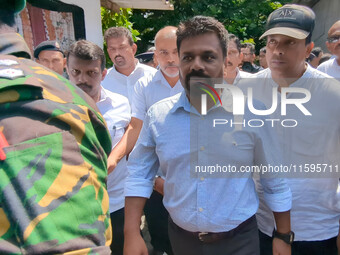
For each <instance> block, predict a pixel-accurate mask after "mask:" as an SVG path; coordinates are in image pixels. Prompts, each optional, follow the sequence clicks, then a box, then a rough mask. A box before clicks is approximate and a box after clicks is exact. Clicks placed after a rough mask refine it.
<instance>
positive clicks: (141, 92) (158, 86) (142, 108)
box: [131, 70, 183, 120]
mask: <svg viewBox="0 0 340 255" xmlns="http://www.w3.org/2000/svg"><path fill="white" fill-rule="evenodd" d="M182 91H183V86H182V84H181V82H180V80H178V81H177V83H176V84H175V86H174V87H171V86H170V85H169V83H168V82H167V80H166V79H165V77H164V75H163V73H162V72H161V71H160V70H158V71H157V72H156V73H155V74H154V75H149V76H145V77H143V78H141V79H139V80H138V81H137V83H136V85H135V93H134V94H133V100H132V105H131V110H132V117H135V118H137V119H140V120H144V117H145V114H146V112H147V110H148V109H149V108H150V106H151V105H153V104H154V103H156V102H158V101H160V100H162V99H164V98H167V97H170V96H174V95H176V94H178V93H180V92H182Z"/></svg>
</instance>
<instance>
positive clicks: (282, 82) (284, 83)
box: [272, 63, 308, 92]
mask: <svg viewBox="0 0 340 255" xmlns="http://www.w3.org/2000/svg"><path fill="white" fill-rule="evenodd" d="M307 68H308V64H307V63H304V67H303V68H301V70H300V71H299V72H297V73H296V74H295V75H291V77H289V78H287V76H285V77H283V76H282V75H275V73H273V72H272V78H273V80H274V81H275V82H276V83H277V84H278V85H279V87H278V91H280V92H281V88H283V87H289V86H290V85H291V84H293V83H294V82H296V81H297V80H298V79H300V78H301V77H302V76H303V74H304V73H305V72H306V70H307Z"/></svg>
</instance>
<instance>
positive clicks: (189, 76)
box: [185, 70, 210, 85]
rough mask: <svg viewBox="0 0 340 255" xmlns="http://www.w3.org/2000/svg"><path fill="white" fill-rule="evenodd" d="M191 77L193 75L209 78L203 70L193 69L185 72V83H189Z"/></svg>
mask: <svg viewBox="0 0 340 255" xmlns="http://www.w3.org/2000/svg"><path fill="white" fill-rule="evenodd" d="M193 77H195V78H210V76H208V75H206V74H204V73H203V72H200V71H196V70H193V71H191V73H189V74H187V76H186V77H185V82H186V84H188V85H189V82H190V79H191V78H193Z"/></svg>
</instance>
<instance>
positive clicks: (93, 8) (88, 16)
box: [60, 0, 104, 48]
mask: <svg viewBox="0 0 340 255" xmlns="http://www.w3.org/2000/svg"><path fill="white" fill-rule="evenodd" d="M60 1H61V2H64V3H67V4H73V5H76V6H79V7H80V8H82V9H83V10H84V15H85V30H86V40H89V41H91V42H93V43H95V44H97V45H99V46H100V47H102V48H103V42H104V38H103V34H102V22H101V15H100V0H60ZM75 29H77V28H75Z"/></svg>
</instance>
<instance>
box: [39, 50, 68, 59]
mask: <svg viewBox="0 0 340 255" xmlns="http://www.w3.org/2000/svg"><path fill="white" fill-rule="evenodd" d="M42 55H44V56H60V57H61V58H63V57H64V55H63V53H61V52H60V51H55V50H42V51H41V52H40V53H39V56H42Z"/></svg>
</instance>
